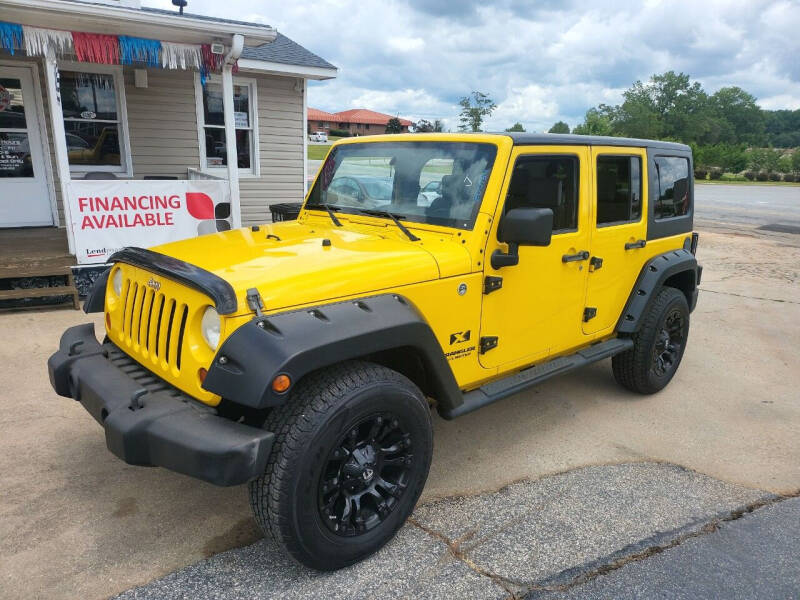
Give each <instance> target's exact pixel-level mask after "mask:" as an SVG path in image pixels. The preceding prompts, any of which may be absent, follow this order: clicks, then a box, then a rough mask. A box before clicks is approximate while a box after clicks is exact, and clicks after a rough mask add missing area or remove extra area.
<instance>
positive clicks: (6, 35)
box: [0, 21, 22, 56]
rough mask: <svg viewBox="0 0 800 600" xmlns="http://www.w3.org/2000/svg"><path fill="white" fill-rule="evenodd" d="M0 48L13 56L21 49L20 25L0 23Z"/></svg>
mask: <svg viewBox="0 0 800 600" xmlns="http://www.w3.org/2000/svg"><path fill="white" fill-rule="evenodd" d="M0 48H3V49H5V50H8V51H9V52H10V53H11V55H12V56H13V55H14V51H15V50H19V49H20V48H22V25H17V24H16V23H6V22H5V21H0Z"/></svg>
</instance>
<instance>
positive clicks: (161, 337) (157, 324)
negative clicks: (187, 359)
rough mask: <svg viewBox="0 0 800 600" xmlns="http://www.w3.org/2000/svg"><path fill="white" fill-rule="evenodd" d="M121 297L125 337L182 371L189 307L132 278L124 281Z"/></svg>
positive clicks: (138, 347)
mask: <svg viewBox="0 0 800 600" xmlns="http://www.w3.org/2000/svg"><path fill="white" fill-rule="evenodd" d="M121 300H122V303H123V312H122V336H121V337H122V339H123V340H124V341H125V342H127V343H129V344H130V345H131V346H132V347H133V349H134V350H136V351H138V352H140V353H142V354H144V355H146V356H149V357H151V358H155V359H158V360H159V361H162V362H163V363H166V365H167V366H168V367H170V368H172V369H175V370H177V371H180V368H181V355H182V353H183V335H184V331H185V329H186V318H187V316H188V314H189V307H188V306H187V305H186V304H185V303H183V302H179V301H178V300H176V299H175V298H171V297H169V296H167V295H166V294H164V293H163V292H160V291H158V290H155V289H152V288H150V287H148V286H147V285H146V284H144V283H142V282H139V281H135V280H132V279H130V278H126V279H125V281H124V282H123V286H122V295H121Z"/></svg>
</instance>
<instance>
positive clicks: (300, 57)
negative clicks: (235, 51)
mask: <svg viewBox="0 0 800 600" xmlns="http://www.w3.org/2000/svg"><path fill="white" fill-rule="evenodd" d="M242 58H249V59H251V60H265V61H268V62H276V63H282V64H287V65H299V66H303V67H319V68H320V69H335V68H336V67H335V66H333V65H332V64H331V63H329V62H328V61H327V60H325V59H324V58H321V57H319V56H317V55H316V54H314V53H313V52H311V51H310V50H306V49H305V48H303V47H302V46H301V45H300V44H298V43H297V42H294V41H292V40H290V39H289V38H288V37H286V36H285V35H283V34H282V33H280V32H279V33H278V37H276V38H275V41H274V42H272V43H271V44H263V45H261V46H248V47H247V48H245V49H244V51H243V52H242Z"/></svg>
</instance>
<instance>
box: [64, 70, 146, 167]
mask: <svg viewBox="0 0 800 600" xmlns="http://www.w3.org/2000/svg"><path fill="white" fill-rule="evenodd" d="M112 69H113V68H112ZM59 81H60V86H61V112H62V115H63V118H64V132H65V133H66V138H67V157H68V160H69V166H70V170H71V171H77V172H81V171H109V172H116V173H126V174H128V175H132V168H131V167H132V165H131V159H130V149H129V146H128V143H127V133H128V132H127V122H126V114H125V97H124V94H125V90H124V85H123V83H122V77H121V72H120V71H119V70H117V69H113V70H111V71H109V70H107V69H105V68H103V67H99V66H94V65H93V66H83V65H81V67H80V70H77V69H72V68H70V67H63V68H62V70H60V72H59Z"/></svg>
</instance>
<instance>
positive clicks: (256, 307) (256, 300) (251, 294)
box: [247, 288, 264, 317]
mask: <svg viewBox="0 0 800 600" xmlns="http://www.w3.org/2000/svg"><path fill="white" fill-rule="evenodd" d="M247 306H249V307H250V310H252V311H253V312H254V313H256V316H257V317H260V316H262V315H263V314H264V313H263V312H262V311H263V309H264V301H263V300H262V299H261V294H259V293H258V290H257V289H256V288H250V289H249V290H247Z"/></svg>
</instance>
